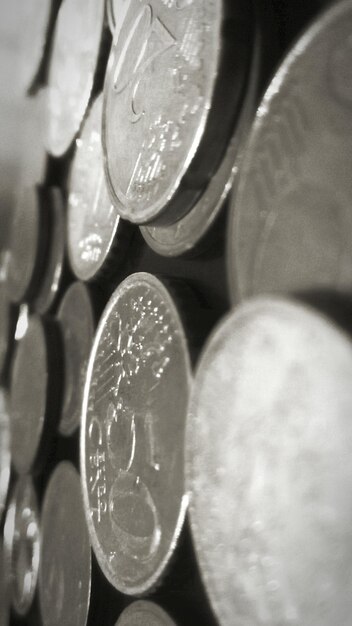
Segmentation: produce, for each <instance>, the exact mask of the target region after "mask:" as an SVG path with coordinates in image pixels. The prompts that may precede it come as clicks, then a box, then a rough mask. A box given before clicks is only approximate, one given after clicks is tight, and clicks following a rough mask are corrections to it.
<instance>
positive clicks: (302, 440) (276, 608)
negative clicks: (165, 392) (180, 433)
mask: <svg viewBox="0 0 352 626" xmlns="http://www.w3.org/2000/svg"><path fill="white" fill-rule="evenodd" d="M351 377H352V342H351V340H350V337H349V336H347V335H345V334H343V332H342V331H340V330H339V328H338V327H337V326H335V325H333V324H332V323H331V322H330V321H329V320H328V319H327V318H324V317H323V316H322V315H320V314H318V313H316V312H314V311H313V309H309V308H308V307H304V306H303V305H300V304H298V303H296V304H295V303H294V302H293V301H292V302H290V301H289V300H287V301H285V300H284V299H279V298H276V299H275V298H272V299H270V298H267V299H264V298H262V299H259V298H258V299H253V300H248V301H247V302H246V303H244V304H243V305H242V306H240V307H238V308H237V310H235V311H234V312H233V313H231V314H230V315H229V316H228V317H227V318H226V319H225V320H224V321H223V322H222V323H221V324H220V326H219V327H218V329H217V330H216V331H215V333H214V334H213V335H212V337H211V339H210V340H209V341H208V344H207V346H206V348H205V350H204V353H203V355H202V358H201V360H200V364H199V367H198V371H197V374H196V378H195V384H194V388H193V390H192V395H191V400H190V409H189V415H188V423H187V429H186V447H187V451H186V475H187V487H188V490H189V492H190V520H191V527H192V532H193V537H194V541H195V547H196V553H197V556H198V560H199V564H200V568H201V573H202V577H203V580H204V583H205V585H206V588H207V591H208V595H209V597H210V600H211V603H212V606H213V608H214V611H215V614H216V615H217V617H218V619H219V622H220V623H221V624H222V625H224V626H227V625H229V626H230V625H231V626H232V625H233V624H251V625H252V624H278V625H279V624H280V626H331V624H339V625H341V626H348V625H349V624H350V621H351V615H352V597H351V593H350V591H351V585H352V550H351V546H352V526H351V516H352V420H351V414H352V387H351Z"/></svg>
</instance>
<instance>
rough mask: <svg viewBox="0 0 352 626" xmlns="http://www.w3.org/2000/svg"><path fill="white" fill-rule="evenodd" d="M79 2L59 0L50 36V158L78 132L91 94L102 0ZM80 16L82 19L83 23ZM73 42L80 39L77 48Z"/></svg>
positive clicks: (102, 18)
mask: <svg viewBox="0 0 352 626" xmlns="http://www.w3.org/2000/svg"><path fill="white" fill-rule="evenodd" d="M79 1H80V2H81V8H79V6H78V5H77V0H63V1H62V4H61V6H60V9H59V12H58V16H57V21H56V26H55V31H54V37H53V44H52V50H51V59H50V67H49V76H48V86H47V120H46V123H47V128H46V138H45V143H46V148H47V150H48V152H49V153H50V154H51V155H52V156H54V157H60V156H62V155H64V154H65V153H66V152H67V150H68V149H69V147H70V146H71V144H72V142H73V140H74V138H75V136H76V135H77V133H78V132H79V129H80V127H81V124H82V121H83V118H84V116H85V113H86V110H87V107H88V103H89V100H90V97H91V93H92V89H93V84H94V78H95V74H96V72H97V66H98V63H99V56H100V51H101V46H102V40H103V33H104V27H105V1H104V0H88V2H87V0H79ZM82 19H86V23H85V24H82ZM83 28H88V29H89V30H88V32H85V37H83V39H82V38H81V37H80V36H79V35H80V33H81V30H82V29H83ZM89 38H90V41H89ZM77 42H81V44H80V45H81V48H78V49H77V45H78V44H77ZM87 42H89V43H90V49H89V50H87ZM82 43H83V44H84V48H82ZM72 51H73V52H72ZM72 53H74V56H71V55H72ZM77 57H78V58H77ZM83 79H84V80H83ZM82 81H83V82H82Z"/></svg>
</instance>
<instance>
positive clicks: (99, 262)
mask: <svg viewBox="0 0 352 626" xmlns="http://www.w3.org/2000/svg"><path fill="white" fill-rule="evenodd" d="M102 106H103V96H102V94H100V95H99V96H98V97H97V98H96V99H95V100H94V102H93V104H92V106H91V108H90V110H89V113H88V115H87V118H86V120H85V122H84V125H83V127H82V131H81V133H80V136H79V138H78V139H77V140H76V152H75V155H74V158H73V162H72V166H71V171H70V180H69V196H68V206H67V252H68V257H69V261H70V265H71V268H72V271H73V272H74V274H75V275H76V276H77V278H79V279H80V280H84V281H87V280H91V279H92V278H94V277H95V276H96V275H97V274H98V273H99V272H100V271H101V269H102V268H103V266H104V264H105V262H106V260H107V257H108V256H109V254H110V253H111V251H112V247H114V246H113V243H114V239H115V237H116V234H117V231H118V228H119V225H120V220H121V218H120V215H119V213H118V211H117V209H116V208H115V207H114V205H113V204H112V202H111V200H110V196H109V192H108V188H107V184H106V181H105V173H104V166H103V151H102V147H101V133H100V129H101V121H102ZM88 173H89V175H88ZM97 174H98V176H97ZM102 214H103V215H102Z"/></svg>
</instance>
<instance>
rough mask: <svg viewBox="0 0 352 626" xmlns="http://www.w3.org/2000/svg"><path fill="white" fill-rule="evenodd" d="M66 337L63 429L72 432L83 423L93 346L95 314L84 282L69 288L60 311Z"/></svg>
mask: <svg viewBox="0 0 352 626" xmlns="http://www.w3.org/2000/svg"><path fill="white" fill-rule="evenodd" d="M58 319H59V321H60V323H61V327H62V334H63V339H64V368H65V373H64V377H65V383H64V393H63V403H62V413H61V419H60V424H59V430H60V432H61V434H63V435H67V436H68V435H71V434H72V433H73V432H74V431H75V430H76V429H77V428H78V426H79V425H80V421H81V412H82V397H83V388H84V383H85V378H86V372H87V364H88V359H89V354H90V350H91V348H92V343H93V338H94V328H95V316H94V309H93V302H92V297H91V295H90V292H89V289H88V288H87V287H86V285H84V284H83V283H80V282H78V281H77V282H75V283H73V284H72V285H71V286H70V287H69V288H68V290H67V291H66V293H65V295H64V297H63V299H62V302H61V304H60V307H59V311H58Z"/></svg>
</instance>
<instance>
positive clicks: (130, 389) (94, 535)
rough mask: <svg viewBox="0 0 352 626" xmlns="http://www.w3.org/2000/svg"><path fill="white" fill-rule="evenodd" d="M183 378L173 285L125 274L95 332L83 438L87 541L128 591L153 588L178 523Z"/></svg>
mask: <svg viewBox="0 0 352 626" xmlns="http://www.w3.org/2000/svg"><path fill="white" fill-rule="evenodd" d="M115 344H116V345H115ZM106 345H108V354H107V353H106ZM177 373H179V379H178V382H177V384H176V383H175V379H177ZM161 381H163V384H162V385H160V382H161ZM190 385H191V364H190V357H189V354H188V347H187V341H186V336H185V333H184V329H183V325H182V323H181V320H180V317H179V313H178V311H177V308H176V306H175V303H174V301H173V299H172V297H171V295H170V293H169V292H168V290H167V289H166V288H165V287H164V285H163V284H162V282H160V280H158V279H157V278H156V277H154V276H152V275H151V274H147V273H145V272H140V273H136V274H132V275H130V276H129V277H128V278H126V279H125V280H124V281H123V282H122V283H121V284H120V285H119V287H118V288H117V289H116V290H115V292H114V293H113V295H112V296H111V298H110V300H109V302H108V304H107V306H106V308H105V310H104V312H103V315H102V317H101V319H100V322H99V326H98V329H97V332H96V335H95V340H94V344H93V348H92V351H91V355H90V359H89V364H88V371H87V377H86V385H85V390H84V399H83V408H82V425H81V438H80V466H81V476H82V485H83V499H84V505H85V513H86V519H87V524H88V528H89V533H90V539H91V544H92V546H93V549H94V552H95V555H96V557H97V560H98V563H99V565H100V567H101V569H102V571H103V573H104V574H105V576H106V578H107V579H108V580H109V582H110V583H111V584H112V585H114V587H115V588H116V589H118V590H119V591H122V592H123V593H126V594H128V595H134V594H138V595H139V594H143V593H146V592H147V591H149V590H151V589H152V588H153V587H155V585H156V584H157V583H158V582H159V580H160V578H161V577H162V575H163V573H164V571H165V569H166V567H167V565H168V563H169V560H170V558H171V556H172V554H173V552H174V550H175V548H176V545H177V541H178V537H179V535H180V532H181V530H182V527H183V522H184V517H185V513H186V509H187V503H188V500H187V496H186V494H185V492H184V475H183V471H184V459H183V454H184V444H183V432H184V424H185V419H186V413H187V398H188V394H189V389H190ZM155 390H156V391H155ZM171 407H173V411H171V412H170V409H171ZM98 409H99V411H100V414H99V412H98ZM101 414H103V417H101ZM165 416H166V419H165ZM121 441H124V442H125V445H124V446H123V447H121V444H120V445H119V442H121ZM139 442H141V443H139ZM171 443H172V446H171ZM165 464H166V465H167V467H171V470H167V469H166V470H165V471H163V470H164V468H165ZM165 492H168V496H167V498H166V493H165ZM166 500H167V503H166ZM132 505H133V506H132ZM131 507H132V509H133V508H134V507H136V508H135V509H134V510H135V513H134V515H133V520H132V519H131V515H130V512H131V510H132V509H131Z"/></svg>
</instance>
